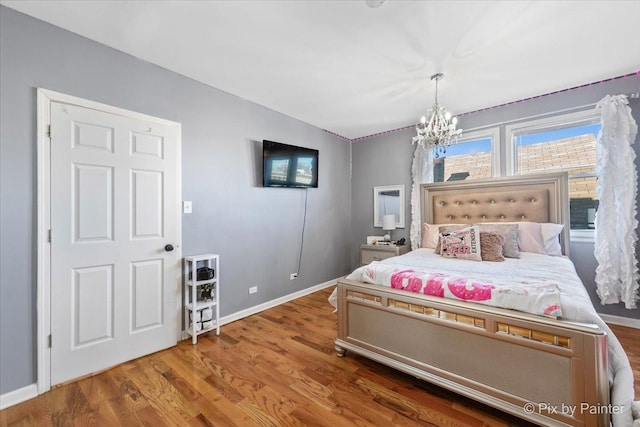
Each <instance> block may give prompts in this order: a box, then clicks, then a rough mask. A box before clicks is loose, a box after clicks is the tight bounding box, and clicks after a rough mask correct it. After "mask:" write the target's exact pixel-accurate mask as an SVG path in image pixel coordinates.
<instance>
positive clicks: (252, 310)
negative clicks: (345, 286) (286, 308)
mask: <svg viewBox="0 0 640 427" xmlns="http://www.w3.org/2000/svg"><path fill="white" fill-rule="evenodd" d="M342 277H344V276H342ZM337 281H338V279H333V280H329V281H327V282H324V283H320V284H319V285H315V286H312V287H310V288H306V289H303V290H301V291H298V292H294V293H292V294H289V295H285V296H283V297H280V298H276V299H274V300H271V301H267V302H265V303H262V304H259V305H256V306H253V307H249V308H247V309H245V310H240V311H237V312H235V313H232V314H228V315H226V316H223V317H221V318H220V326H222V325H226V324H227V323H231V322H235V321H236V320H240V319H244V318H245V317H249V316H251V315H254V314H257V313H260V312H261V311H264V310H268V309H270V308H273V307H276V306H278V305H280V304H284V303H285V302H289V301H292V300H294V299H296V298H300V297H303V296H305V295H309V294H312V293H314V292H317V291H319V290H321V289H324V288H328V287H329V286H333V285H335V284H336V282H337ZM327 304H329V301H327ZM187 338H189V339H190V338H191V335H189V334H187V333H186V332H185V331H182V339H183V340H185V339H187Z"/></svg>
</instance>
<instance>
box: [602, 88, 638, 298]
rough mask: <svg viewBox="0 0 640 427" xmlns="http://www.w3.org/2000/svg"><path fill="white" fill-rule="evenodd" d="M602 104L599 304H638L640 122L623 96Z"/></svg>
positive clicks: (605, 100)
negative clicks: (638, 146) (639, 140)
mask: <svg viewBox="0 0 640 427" xmlns="http://www.w3.org/2000/svg"><path fill="white" fill-rule="evenodd" d="M596 108H599V109H600V113H601V123H602V130H601V131H600V134H599V135H598V142H597V144H596V150H597V156H598V160H597V163H596V174H597V176H598V183H597V185H596V191H597V193H598V197H599V199H600V205H599V207H598V213H597V215H596V219H595V229H596V230H595V256H596V259H597V260H598V267H597V269H596V285H597V288H598V289H597V292H598V296H600V301H601V302H602V304H615V303H619V302H623V303H624V305H625V307H626V308H628V309H633V308H636V302H637V300H638V279H639V275H638V266H637V260H636V251H635V246H636V241H637V240H638V236H637V234H636V228H637V227H638V220H637V219H636V194H637V182H638V174H637V171H636V167H635V164H634V160H635V158H636V154H635V152H634V150H633V147H632V144H633V143H634V142H635V139H636V134H637V133H638V126H637V124H636V122H635V120H634V119H633V117H632V116H631V109H630V108H629V106H628V101H627V97H626V96H624V95H616V96H609V95H607V96H605V97H604V98H603V99H602V100H601V101H600V102H598V104H597V105H596Z"/></svg>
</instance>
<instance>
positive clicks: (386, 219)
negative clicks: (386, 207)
mask: <svg viewBox="0 0 640 427" xmlns="http://www.w3.org/2000/svg"><path fill="white" fill-rule="evenodd" d="M382 229H383V230H385V231H388V233H386V234H385V235H384V240H385V242H388V241H390V240H391V231H392V230H395V229H396V216H395V215H385V216H383V217H382Z"/></svg>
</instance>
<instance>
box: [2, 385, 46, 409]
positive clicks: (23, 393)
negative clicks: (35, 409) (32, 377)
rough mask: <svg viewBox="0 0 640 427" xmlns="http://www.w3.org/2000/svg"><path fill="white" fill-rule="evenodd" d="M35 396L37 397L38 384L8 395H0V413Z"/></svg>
mask: <svg viewBox="0 0 640 427" xmlns="http://www.w3.org/2000/svg"><path fill="white" fill-rule="evenodd" d="M36 396H38V384H31V385H28V386H26V387H22V388H19V389H17V390H13V391H10V392H9V393H5V394H0V411H2V410H3V409H6V408H8V407H9V406H13V405H17V404H18V403H21V402H24V401H25V400H29V399H33V398H34V397H36Z"/></svg>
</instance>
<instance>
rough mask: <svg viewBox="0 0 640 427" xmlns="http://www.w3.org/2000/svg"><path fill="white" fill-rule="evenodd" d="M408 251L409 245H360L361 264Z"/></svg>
mask: <svg viewBox="0 0 640 427" xmlns="http://www.w3.org/2000/svg"><path fill="white" fill-rule="evenodd" d="M407 252H409V245H402V246H396V245H360V265H367V264H370V263H371V262H372V261H381V260H383V259H386V258H391V257H392V256H398V255H404V254H406V253H407Z"/></svg>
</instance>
